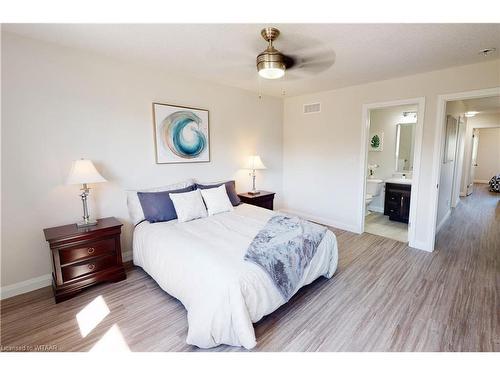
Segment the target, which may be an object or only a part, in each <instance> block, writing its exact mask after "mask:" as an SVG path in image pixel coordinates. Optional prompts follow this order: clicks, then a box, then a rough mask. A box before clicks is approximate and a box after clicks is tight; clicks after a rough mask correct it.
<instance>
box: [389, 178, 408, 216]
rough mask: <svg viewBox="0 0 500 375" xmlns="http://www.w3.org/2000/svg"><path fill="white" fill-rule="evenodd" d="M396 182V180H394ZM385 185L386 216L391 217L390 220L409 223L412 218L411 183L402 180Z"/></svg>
mask: <svg viewBox="0 0 500 375" xmlns="http://www.w3.org/2000/svg"><path fill="white" fill-rule="evenodd" d="M394 180H396V179H394ZM398 180H401V181H398V182H391V180H390V179H389V180H387V181H386V183H385V201H384V215H388V216H389V220H394V221H400V222H402V223H408V219H409V217H410V195H411V181H408V180H406V181H405V180H402V179H398Z"/></svg>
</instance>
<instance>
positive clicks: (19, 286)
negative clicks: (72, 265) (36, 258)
mask: <svg viewBox="0 0 500 375" xmlns="http://www.w3.org/2000/svg"><path fill="white" fill-rule="evenodd" d="M51 284H52V274H50V273H49V274H47V275H42V276H39V277H34V278H32V279H28V280H25V281H21V282H19V283H15V284H11V285H7V286H3V287H2V288H0V299H6V298H10V297H14V296H17V295H19V294H24V293H28V292H31V291H33V290H37V289H40V288H45V287H46V286H49V285H51Z"/></svg>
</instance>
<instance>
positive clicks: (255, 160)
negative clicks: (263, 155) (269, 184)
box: [245, 155, 267, 169]
mask: <svg viewBox="0 0 500 375" xmlns="http://www.w3.org/2000/svg"><path fill="white" fill-rule="evenodd" d="M245 169H267V168H266V166H265V165H264V163H263V162H262V160H261V159H260V156H259V155H251V156H249V158H248V161H247V164H246V165H245Z"/></svg>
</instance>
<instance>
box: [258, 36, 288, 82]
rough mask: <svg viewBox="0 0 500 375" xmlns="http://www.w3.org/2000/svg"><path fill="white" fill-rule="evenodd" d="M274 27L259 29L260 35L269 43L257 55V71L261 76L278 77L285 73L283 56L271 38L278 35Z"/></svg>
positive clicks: (267, 77)
mask: <svg viewBox="0 0 500 375" xmlns="http://www.w3.org/2000/svg"><path fill="white" fill-rule="evenodd" d="M279 34H280V33H279V30H278V29H276V28H272V27H269V28H265V29H263V30H262V31H261V35H262V37H263V38H264V39H265V40H266V41H267V42H268V43H269V46H268V47H267V48H266V49H265V51H263V52H262V53H260V54H259V55H258V56H257V71H258V72H259V75H260V76H261V77H262V78H265V79H278V78H281V77H283V76H284V75H285V70H286V65H285V57H284V56H283V55H282V54H281V52H280V51H278V50H277V49H276V48H274V47H273V40H274V39H276V38H277V37H278V35H279Z"/></svg>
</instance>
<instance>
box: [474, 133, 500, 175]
mask: <svg viewBox="0 0 500 375" xmlns="http://www.w3.org/2000/svg"><path fill="white" fill-rule="evenodd" d="M497 174H500V128H483V129H479V144H478V148H477V167H476V173H475V180H476V181H489V180H490V179H491V177H493V176H496V175H497Z"/></svg>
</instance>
